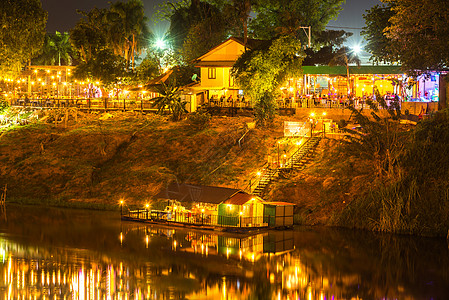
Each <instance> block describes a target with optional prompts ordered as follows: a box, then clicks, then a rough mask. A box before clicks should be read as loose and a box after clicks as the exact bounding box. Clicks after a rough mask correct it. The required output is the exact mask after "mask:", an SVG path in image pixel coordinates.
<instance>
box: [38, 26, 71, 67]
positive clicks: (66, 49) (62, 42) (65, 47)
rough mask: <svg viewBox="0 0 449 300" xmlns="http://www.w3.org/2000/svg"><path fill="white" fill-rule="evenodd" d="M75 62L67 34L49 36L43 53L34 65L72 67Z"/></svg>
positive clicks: (58, 33) (46, 37)
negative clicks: (73, 61)
mask: <svg viewBox="0 0 449 300" xmlns="http://www.w3.org/2000/svg"><path fill="white" fill-rule="evenodd" d="M72 60H73V53H72V46H71V45H70V40H69V34H68V33H67V32H63V33H60V32H58V31H56V33H55V34H47V35H46V36H45V41H44V45H43V48H42V53H41V54H40V55H39V56H38V57H36V58H34V59H33V63H37V64H41V65H59V66H61V64H63V65H71V64H72Z"/></svg>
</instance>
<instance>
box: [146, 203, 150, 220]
mask: <svg viewBox="0 0 449 300" xmlns="http://www.w3.org/2000/svg"><path fill="white" fill-rule="evenodd" d="M149 207H150V205H149V204H148V203H147V204H145V210H146V211H147V217H146V219H147V220H148V208H149Z"/></svg>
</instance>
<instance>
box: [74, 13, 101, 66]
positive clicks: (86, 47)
mask: <svg viewBox="0 0 449 300" xmlns="http://www.w3.org/2000/svg"><path fill="white" fill-rule="evenodd" d="M78 13H79V14H81V15H82V16H83V17H84V18H82V19H80V21H79V22H78V23H77V24H76V25H75V27H74V28H72V30H70V42H71V44H72V48H73V49H74V50H75V51H76V53H77V54H78V56H79V58H80V60H81V61H82V62H84V63H87V62H89V61H90V60H91V59H92V58H94V57H95V56H96V54H97V53H98V52H100V51H102V50H104V49H106V48H107V36H106V29H105V28H104V27H105V26H104V25H103V22H104V19H105V15H106V13H107V10H106V9H98V8H94V9H92V10H91V11H90V12H88V13H85V12H81V11H79V12H78Z"/></svg>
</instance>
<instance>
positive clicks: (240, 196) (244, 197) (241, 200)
mask: <svg viewBox="0 0 449 300" xmlns="http://www.w3.org/2000/svg"><path fill="white" fill-rule="evenodd" d="M254 199H256V200H258V201H262V202H263V201H264V200H263V199H262V198H260V197H257V196H254V195H250V194H247V193H244V192H240V193H237V194H235V195H233V196H232V197H231V198H229V199H227V200H226V201H224V202H223V204H232V205H243V204H245V203H247V202H248V201H251V200H254Z"/></svg>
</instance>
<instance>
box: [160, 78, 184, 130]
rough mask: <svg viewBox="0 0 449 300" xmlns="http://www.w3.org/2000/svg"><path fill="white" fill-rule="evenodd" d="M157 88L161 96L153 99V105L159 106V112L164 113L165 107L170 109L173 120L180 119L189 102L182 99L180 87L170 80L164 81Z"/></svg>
mask: <svg viewBox="0 0 449 300" xmlns="http://www.w3.org/2000/svg"><path fill="white" fill-rule="evenodd" d="M155 88H156V91H157V93H158V94H159V95H160V96H159V97H156V98H154V99H153V101H154V102H153V107H156V108H157V112H158V113H159V114H163V113H164V112H165V109H168V112H169V113H170V114H171V115H172V119H173V121H178V120H180V119H181V116H182V114H183V113H186V112H187V110H186V109H185V105H186V103H187V102H186V101H182V100H181V89H180V87H179V86H177V85H176V82H174V81H170V80H169V82H168V84H165V83H164V82H162V83H161V84H160V85H157V86H156V87H155Z"/></svg>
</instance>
